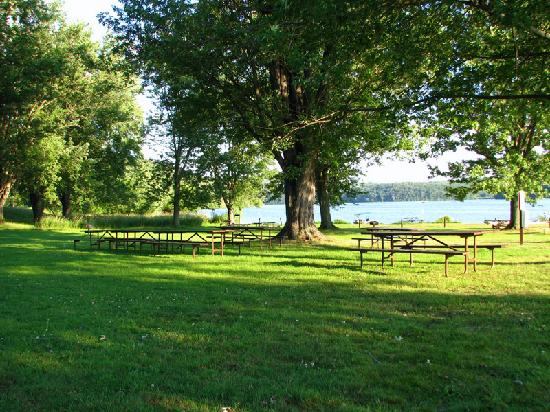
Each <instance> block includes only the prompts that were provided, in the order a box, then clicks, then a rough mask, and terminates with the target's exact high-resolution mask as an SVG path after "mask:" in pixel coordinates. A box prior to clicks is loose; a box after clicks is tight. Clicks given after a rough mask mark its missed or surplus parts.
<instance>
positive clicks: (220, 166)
mask: <svg viewBox="0 0 550 412" xmlns="http://www.w3.org/2000/svg"><path fill="white" fill-rule="evenodd" d="M233 132H234V131H233ZM210 137H211V139H215V140H217V143H210V144H208V145H205V146H204V148H203V154H202V156H201V158H200V160H199V163H200V166H199V171H203V170H204V171H207V172H208V174H209V175H210V177H211V180H212V188H213V193H214V197H215V198H216V199H221V200H222V201H223V204H224V206H225V208H226V209H227V219H228V224H229V225H233V224H234V223H235V212H236V211H238V210H241V209H242V208H244V207H248V206H253V205H254V206H259V205H261V203H262V201H263V199H264V198H265V196H266V189H265V188H266V183H267V181H268V179H269V170H268V165H269V160H268V159H267V157H266V154H265V152H263V151H262V149H261V148H260V147H258V145H253V144H250V143H247V142H239V139H238V136H231V131H229V130H227V129H223V128H220V129H218V130H217V131H216V132H215V133H213V134H212V135H211V136H210Z"/></svg>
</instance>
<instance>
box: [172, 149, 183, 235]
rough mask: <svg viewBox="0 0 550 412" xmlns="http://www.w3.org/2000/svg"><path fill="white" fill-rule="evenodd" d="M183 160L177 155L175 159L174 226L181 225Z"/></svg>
mask: <svg viewBox="0 0 550 412" xmlns="http://www.w3.org/2000/svg"><path fill="white" fill-rule="evenodd" d="M180 165H181V159H180V156H179V155H178V154H176V156H175V159H174V181H173V188H174V203H173V209H172V226H179V225H180V200H181V171H180Z"/></svg>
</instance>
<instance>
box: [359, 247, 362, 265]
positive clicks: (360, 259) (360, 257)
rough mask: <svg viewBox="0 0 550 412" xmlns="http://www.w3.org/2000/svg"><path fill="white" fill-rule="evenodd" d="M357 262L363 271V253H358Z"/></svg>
mask: <svg viewBox="0 0 550 412" xmlns="http://www.w3.org/2000/svg"><path fill="white" fill-rule="evenodd" d="M359 262H360V266H359V267H360V268H361V269H363V251H362V250H360V251H359Z"/></svg>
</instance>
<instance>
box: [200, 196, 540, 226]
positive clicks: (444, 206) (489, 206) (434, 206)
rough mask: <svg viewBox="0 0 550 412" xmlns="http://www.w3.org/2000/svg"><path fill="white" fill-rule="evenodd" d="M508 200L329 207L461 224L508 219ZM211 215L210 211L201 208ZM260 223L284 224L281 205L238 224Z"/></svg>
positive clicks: (336, 215) (533, 216)
mask: <svg viewBox="0 0 550 412" xmlns="http://www.w3.org/2000/svg"><path fill="white" fill-rule="evenodd" d="M527 207H528V209H527V219H528V220H529V221H531V222H534V221H537V219H538V217H539V216H546V217H547V218H549V217H550V199H542V200H540V201H539V202H538V203H537V204H536V205H535V206H531V205H528V206H527ZM509 208H510V206H509V203H508V202H507V201H506V200H497V199H476V200H465V201H464V202H459V201H456V200H441V201H425V202H370V203H346V204H344V205H342V206H338V207H335V208H333V209H332V219H333V220H336V219H341V220H345V221H347V222H350V223H351V222H353V221H354V220H355V219H370V220H377V221H379V222H381V223H396V222H399V221H400V220H401V219H407V218H418V219H421V220H424V221H426V222H433V221H435V220H436V219H438V218H440V217H442V216H450V217H451V218H452V219H453V220H455V221H459V222H461V223H482V222H483V221H484V220H485V219H508V217H509ZM201 212H202V213H204V214H206V215H207V216H210V215H211V214H212V210H210V209H206V210H202V211H201ZM214 213H216V214H223V213H226V210H225V209H215V210H214ZM258 220H261V221H263V222H277V223H284V221H285V207H284V205H264V206H263V207H249V208H245V209H244V210H243V211H242V213H241V220H240V221H241V223H252V222H257V221H258ZM315 220H316V221H319V220H320V215H319V207H318V206H316V207H315Z"/></svg>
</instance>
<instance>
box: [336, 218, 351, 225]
mask: <svg viewBox="0 0 550 412" xmlns="http://www.w3.org/2000/svg"><path fill="white" fill-rule="evenodd" d="M332 223H334V224H335V225H349V222H348V221H347V220H344V219H334V220H333V221H332Z"/></svg>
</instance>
